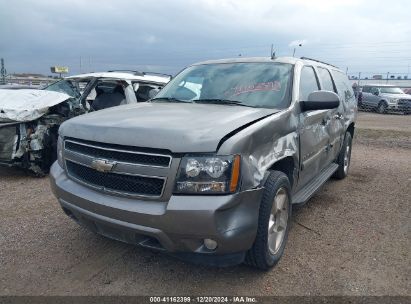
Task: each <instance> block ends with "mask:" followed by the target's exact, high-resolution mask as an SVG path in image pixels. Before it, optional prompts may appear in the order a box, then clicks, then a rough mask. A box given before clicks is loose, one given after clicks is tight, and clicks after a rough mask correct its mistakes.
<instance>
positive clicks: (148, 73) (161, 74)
mask: <svg viewBox="0 0 411 304" xmlns="http://www.w3.org/2000/svg"><path fill="white" fill-rule="evenodd" d="M143 74H144V75H159V76H167V77H170V78H173V75H170V74H165V73H157V72H143Z"/></svg>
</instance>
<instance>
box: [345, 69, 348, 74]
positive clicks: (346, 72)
mask: <svg viewBox="0 0 411 304" xmlns="http://www.w3.org/2000/svg"><path fill="white" fill-rule="evenodd" d="M345 75H348V67H346V68H345Z"/></svg>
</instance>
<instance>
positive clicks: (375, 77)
mask: <svg viewBox="0 0 411 304" xmlns="http://www.w3.org/2000/svg"><path fill="white" fill-rule="evenodd" d="M372 79H377V80H380V79H382V75H374V76H372Z"/></svg>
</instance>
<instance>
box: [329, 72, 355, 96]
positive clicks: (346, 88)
mask: <svg viewBox="0 0 411 304" xmlns="http://www.w3.org/2000/svg"><path fill="white" fill-rule="evenodd" d="M333 76H334V80H335V85H336V87H337V93H338V95H339V96H340V99H341V100H344V101H345V102H349V101H355V95H354V91H353V89H352V86H351V84H350V82H349V81H348V78H347V76H346V75H344V74H343V73H341V72H340V71H335V70H333Z"/></svg>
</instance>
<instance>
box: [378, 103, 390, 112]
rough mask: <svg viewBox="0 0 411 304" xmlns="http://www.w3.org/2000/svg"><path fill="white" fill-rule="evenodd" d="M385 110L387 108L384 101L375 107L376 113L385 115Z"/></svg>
mask: <svg viewBox="0 0 411 304" xmlns="http://www.w3.org/2000/svg"><path fill="white" fill-rule="evenodd" d="M387 108H388V106H387V104H386V103H385V101H380V103H379V104H378V107H377V113H379V114H385V113H387Z"/></svg>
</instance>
